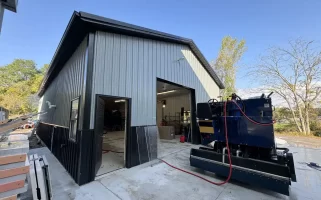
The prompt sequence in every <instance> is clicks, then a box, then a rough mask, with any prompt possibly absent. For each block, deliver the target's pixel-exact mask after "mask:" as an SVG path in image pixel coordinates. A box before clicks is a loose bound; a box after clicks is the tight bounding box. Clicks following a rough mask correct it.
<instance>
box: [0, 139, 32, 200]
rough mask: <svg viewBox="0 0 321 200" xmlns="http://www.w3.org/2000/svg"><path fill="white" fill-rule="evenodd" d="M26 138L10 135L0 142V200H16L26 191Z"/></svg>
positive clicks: (27, 166) (27, 171)
mask: <svg viewBox="0 0 321 200" xmlns="http://www.w3.org/2000/svg"><path fill="white" fill-rule="evenodd" d="M28 151H29V141H28V137H27V136H25V135H14V136H13V135H11V136H9V137H6V138H4V139H2V141H1V142H0V199H1V200H16V199H18V196H19V194H20V193H24V192H26V191H27V189H28V183H27V180H26V178H27V175H28V173H29V160H28V156H27V153H28Z"/></svg>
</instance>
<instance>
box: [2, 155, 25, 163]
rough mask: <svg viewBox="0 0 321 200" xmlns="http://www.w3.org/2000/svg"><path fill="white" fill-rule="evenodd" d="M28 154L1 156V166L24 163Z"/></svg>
mask: <svg viewBox="0 0 321 200" xmlns="http://www.w3.org/2000/svg"><path fill="white" fill-rule="evenodd" d="M26 157H27V154H19V155H12V156H0V165H6V164H10V163H16V162H24V161H25V160H26Z"/></svg>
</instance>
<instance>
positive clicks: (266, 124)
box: [225, 101, 275, 126]
mask: <svg viewBox="0 0 321 200" xmlns="http://www.w3.org/2000/svg"><path fill="white" fill-rule="evenodd" d="M230 102H233V103H234V104H235V105H236V106H237V107H238V109H239V110H240V111H241V113H242V114H243V115H244V117H246V119H247V120H249V121H250V122H252V123H253V124H257V125H260V126H271V125H273V124H274V123H275V121H274V120H273V121H272V123H260V122H256V121H254V120H252V119H251V118H249V117H248V116H247V115H246V114H245V113H244V112H243V110H242V108H240V106H239V105H238V104H237V103H236V102H235V101H230ZM225 109H226V107H225ZM225 116H226V113H225ZM225 123H226V122H225Z"/></svg>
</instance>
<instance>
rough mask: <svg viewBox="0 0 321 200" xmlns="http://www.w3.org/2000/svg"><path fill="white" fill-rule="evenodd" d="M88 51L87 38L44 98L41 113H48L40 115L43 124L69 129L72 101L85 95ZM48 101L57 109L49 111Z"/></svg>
mask: <svg viewBox="0 0 321 200" xmlns="http://www.w3.org/2000/svg"><path fill="white" fill-rule="evenodd" d="M86 49H87V38H85V39H84V40H83V42H82V43H81V44H80V45H79V47H78V48H77V50H76V51H75V52H74V54H73V55H72V56H71V57H70V59H69V60H68V61H67V62H66V64H65V65H64V67H63V68H62V70H61V71H60V72H59V74H58V76H57V77H56V78H55V79H54V81H53V82H52V83H51V84H50V86H49V87H48V89H47V90H46V92H45V93H44V95H43V96H42V105H41V111H47V112H48V113H47V114H44V115H40V120H41V121H42V122H45V123H49V124H56V125H60V126H65V127H69V117H70V106H71V100H72V99H74V98H76V97H78V96H81V95H82V93H83V82H84V73H85V68H86ZM46 101H50V102H51V104H52V105H56V106H57V107H56V109H54V108H52V109H48V104H47V103H46Z"/></svg>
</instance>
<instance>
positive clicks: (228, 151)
mask: <svg viewBox="0 0 321 200" xmlns="http://www.w3.org/2000/svg"><path fill="white" fill-rule="evenodd" d="M230 102H233V103H234V104H235V105H236V106H237V107H238V109H239V110H240V111H241V113H242V114H243V115H244V117H246V119H248V120H249V121H250V122H252V123H254V124H257V125H261V126H270V125H272V124H274V123H275V121H273V122H272V123H267V124H265V123H259V122H256V121H254V120H252V119H251V118H249V117H248V116H247V115H246V114H245V113H244V112H243V111H242V109H241V108H240V106H239V105H238V104H237V103H236V102H235V101H230ZM226 110H227V101H226V102H225V103H224V126H225V140H226V147H227V154H228V161H229V175H228V177H227V179H226V180H225V181H223V182H220V183H216V182H213V181H210V180H208V179H206V178H204V177H202V176H199V175H197V174H194V173H192V172H189V171H186V170H183V169H180V168H178V167H175V166H173V165H171V164H169V163H168V162H166V161H164V160H162V159H160V160H161V161H162V162H164V163H165V164H167V165H168V166H170V167H172V168H174V169H177V170H179V171H182V172H185V173H187V174H190V175H192V176H195V177H198V178H200V179H202V180H204V181H206V182H209V183H211V184H214V185H224V184H225V183H227V182H228V181H229V180H230V179H231V176H232V160H231V153H230V147H229V145H228V136H227V132H228V131H227V120H226V116H227V114H226Z"/></svg>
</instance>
